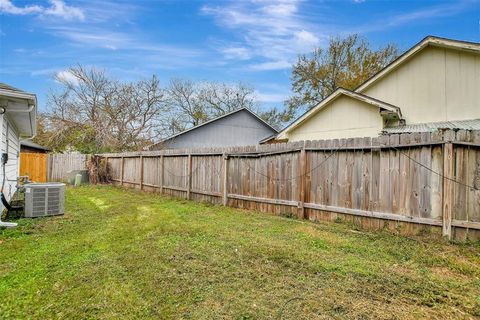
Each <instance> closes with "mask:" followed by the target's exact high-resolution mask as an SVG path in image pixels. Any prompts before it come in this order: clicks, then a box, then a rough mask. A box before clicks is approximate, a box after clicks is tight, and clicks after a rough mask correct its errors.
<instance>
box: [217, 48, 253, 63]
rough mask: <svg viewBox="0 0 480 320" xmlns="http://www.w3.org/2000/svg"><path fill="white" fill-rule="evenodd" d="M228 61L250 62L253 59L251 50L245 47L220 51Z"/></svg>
mask: <svg viewBox="0 0 480 320" xmlns="http://www.w3.org/2000/svg"><path fill="white" fill-rule="evenodd" d="M220 50H221V52H222V53H223V56H224V57H225V58H226V59H237V60H248V59H250V58H251V57H252V54H251V52H250V50H249V49H247V48H245V47H235V46H233V47H227V48H223V49H220Z"/></svg>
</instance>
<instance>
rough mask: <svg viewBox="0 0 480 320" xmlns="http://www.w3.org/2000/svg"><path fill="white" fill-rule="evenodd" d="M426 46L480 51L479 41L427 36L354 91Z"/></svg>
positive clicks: (367, 84) (383, 74)
mask: <svg viewBox="0 0 480 320" xmlns="http://www.w3.org/2000/svg"><path fill="white" fill-rule="evenodd" d="M428 46H433V47H441V48H447V49H455V50H462V51H468V52H474V53H480V43H475V42H467V41H459V40H452V39H446V38H441V37H435V36H427V37H425V38H424V39H423V40H421V41H420V42H419V43H417V44H416V45H414V46H413V47H412V48H410V49H409V50H408V51H407V52H405V53H404V54H402V55H401V56H399V57H398V58H397V59H395V60H394V61H392V62H391V63H390V64H389V65H387V66H386V67H385V68H383V69H382V70H380V71H379V72H378V73H376V74H375V75H373V76H372V77H371V78H369V79H368V80H366V81H365V82H363V83H362V84H361V85H360V86H359V87H358V88H356V89H355V91H356V92H361V91H363V90H365V89H367V88H368V87H370V86H371V85H372V84H373V83H375V82H377V81H378V80H380V79H382V78H383V77H385V76H386V75H387V74H389V73H390V72H392V71H393V70H395V69H397V68H398V67H399V66H400V65H402V64H403V63H404V62H406V61H407V60H409V59H410V58H412V57H413V56H414V55H416V54H417V53H419V52H420V51H422V50H423V49H425V48H426V47H428Z"/></svg>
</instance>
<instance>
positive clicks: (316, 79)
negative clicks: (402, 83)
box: [285, 34, 398, 117]
mask: <svg viewBox="0 0 480 320" xmlns="http://www.w3.org/2000/svg"><path fill="white" fill-rule="evenodd" d="M397 57H398V49H397V47H396V45H394V44H388V45H386V46H384V47H381V48H379V49H377V50H375V49H373V48H372V47H371V45H370V43H369V42H368V41H367V40H366V39H365V38H362V37H360V36H359V35H358V34H354V35H350V36H347V37H345V38H340V37H336V38H332V39H330V43H329V45H328V48H326V49H322V48H318V49H315V50H314V51H313V52H311V53H310V54H303V55H300V56H299V57H298V60H297V62H296V63H295V65H294V66H293V69H292V75H291V80H292V91H293V96H292V97H290V98H289V99H288V100H287V101H286V102H285V103H286V107H287V110H288V112H287V113H288V115H289V116H290V117H292V116H293V115H295V114H298V112H299V111H304V110H305V109H306V110H308V109H310V108H312V107H314V106H315V105H317V104H318V103H319V102H320V101H322V100H323V99H325V98H326V97H327V96H328V95H329V94H331V93H332V92H333V91H335V90H336V89H337V88H339V87H343V88H346V89H350V90H353V89H355V88H357V87H358V86H359V85H360V84H362V83H363V82H364V81H366V80H367V79H368V78H370V77H371V76H373V75H374V74H376V73H377V72H378V71H380V70H381V69H382V68H384V67H385V66H386V65H388V64H389V63H390V62H392V61H393V60H394V59H396V58H397Z"/></svg>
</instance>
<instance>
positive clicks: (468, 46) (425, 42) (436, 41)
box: [277, 36, 480, 138]
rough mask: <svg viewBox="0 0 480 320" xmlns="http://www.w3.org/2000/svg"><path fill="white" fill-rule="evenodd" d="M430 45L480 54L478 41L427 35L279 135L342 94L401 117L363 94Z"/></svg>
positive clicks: (388, 107)
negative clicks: (383, 66) (352, 88)
mask: <svg viewBox="0 0 480 320" xmlns="http://www.w3.org/2000/svg"><path fill="white" fill-rule="evenodd" d="M428 46H432V47H441V48H447V49H454V50H461V51H467V52H472V53H476V54H480V43H476V42H468V41H460V40H452V39H447V38H441V37H436V36H427V37H425V38H424V39H422V40H421V41H420V42H418V43H417V44H416V45H415V46H413V47H412V48H410V49H409V50H408V51H406V52H405V53H404V54H402V55H401V56H399V57H398V58H397V59H395V60H394V61H392V62H391V63H390V64H389V65H387V66H386V67H385V68H383V69H382V70H380V71H379V72H377V73H376V74H375V75H373V76H372V77H370V78H369V79H367V80H366V81H365V82H363V83H362V84H361V85H360V86H358V87H357V88H356V89H355V90H353V91H350V90H347V89H343V88H339V89H337V90H335V91H334V92H333V93H332V94H330V95H329V96H328V97H326V98H325V99H323V100H322V101H320V103H319V104H318V105H317V106H315V107H314V108H312V109H310V110H309V111H307V112H305V113H304V114H302V115H301V116H300V117H298V118H297V119H296V120H295V121H293V122H292V123H291V124H289V125H288V126H287V127H285V128H284V129H283V130H282V131H280V133H279V134H278V135H277V137H278V138H281V135H282V134H284V133H286V132H288V131H290V130H292V129H293V128H296V127H297V126H298V125H300V124H301V123H302V122H303V121H305V120H306V119H308V118H309V117H311V116H312V115H313V114H315V113H317V112H318V111H319V110H321V109H322V108H323V107H324V106H326V105H327V104H328V103H329V102H331V101H333V100H335V99H336V98H337V97H338V96H339V95H340V94H344V95H347V96H349V97H351V98H354V99H358V100H361V101H364V102H366V103H369V104H371V105H373V106H377V107H380V108H383V109H385V110H387V111H388V112H395V109H396V110H397V114H398V115H399V117H400V119H401V116H402V114H401V110H400V108H399V107H397V106H393V105H391V104H389V103H386V102H384V101H381V100H378V99H375V98H372V97H369V96H367V95H364V94H362V92H363V91H364V90H366V89H367V88H368V87H370V86H371V85H373V84H374V83H375V82H377V81H379V80H380V79H382V78H383V77H385V76H386V75H388V74H389V73H391V72H393V71H394V70H395V69H397V68H398V67H399V66H400V65H402V64H403V63H405V62H407V61H408V60H409V59H411V58H412V57H413V56H414V55H416V54H417V53H419V52H420V51H422V50H423V49H425V48H426V47H428Z"/></svg>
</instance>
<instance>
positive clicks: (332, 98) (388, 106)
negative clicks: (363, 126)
mask: <svg viewBox="0 0 480 320" xmlns="http://www.w3.org/2000/svg"><path fill="white" fill-rule="evenodd" d="M340 96H347V97H350V98H352V99H355V100H358V101H362V102H365V103H367V104H369V105H371V106H373V107H377V108H380V109H383V110H385V111H387V112H388V113H392V114H396V115H397V116H398V118H399V119H401V118H402V112H401V110H400V108H399V107H397V106H394V105H392V104H390V103H386V102H384V101H381V100H378V99H375V98H372V97H369V96H367V95H364V94H361V93H358V92H354V91H351V90H347V89H344V88H338V89H337V90H335V91H334V92H333V93H331V94H330V95H329V96H328V97H326V98H325V99H323V100H322V101H320V103H319V104H317V105H316V106H315V107H313V108H312V109H310V110H308V111H307V112H305V113H304V114H303V115H301V116H300V117H298V118H297V119H296V120H295V121H293V122H292V123H291V124H290V125H288V126H287V127H286V128H284V129H283V130H282V131H280V133H279V134H278V136H277V137H280V136H281V135H282V134H285V133H287V132H289V131H291V130H293V129H295V128H296V127H298V126H299V125H300V124H302V123H303V122H304V121H306V120H308V119H309V118H310V117H312V116H313V115H315V114H317V113H318V112H319V111H321V110H322V109H323V108H325V107H326V106H327V105H328V104H329V103H330V102H333V101H335V100H336V99H337V98H339V97H340Z"/></svg>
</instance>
